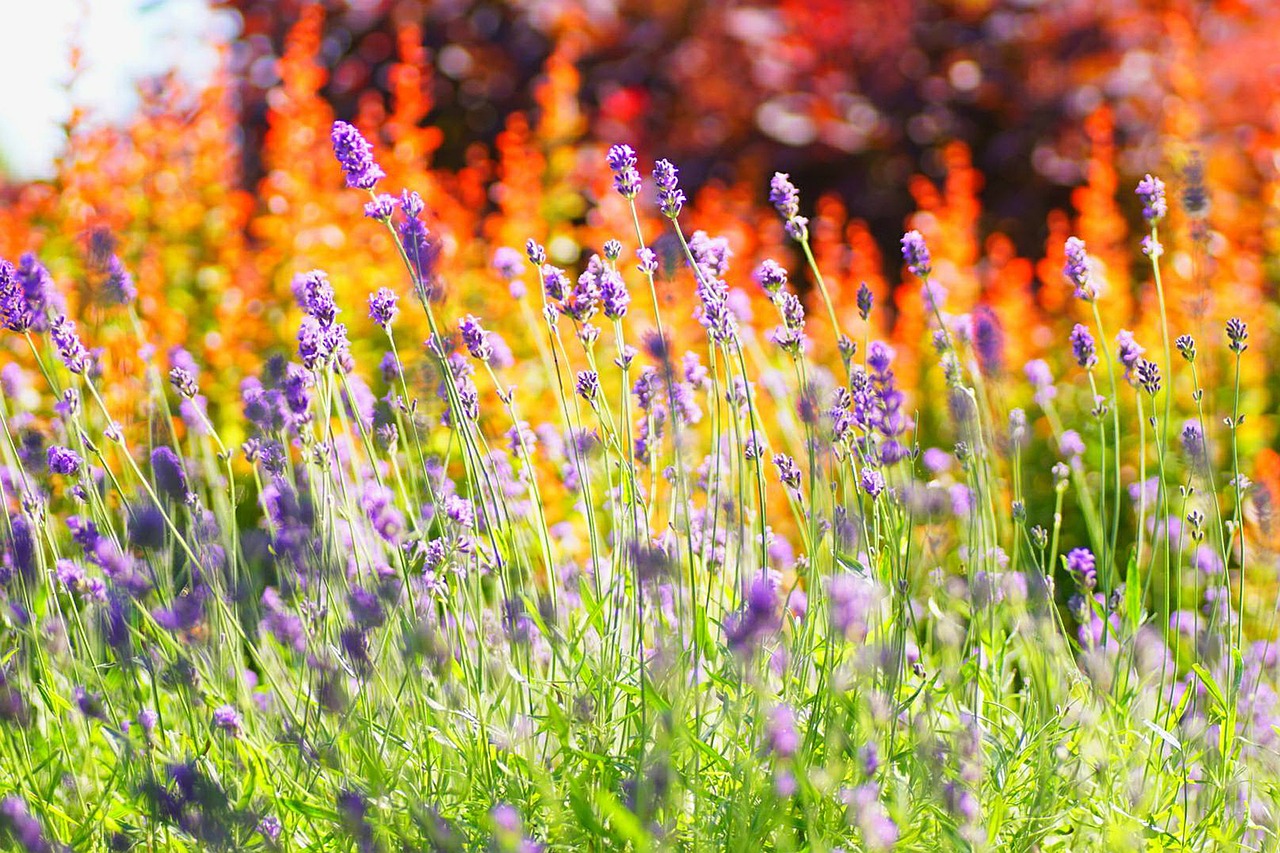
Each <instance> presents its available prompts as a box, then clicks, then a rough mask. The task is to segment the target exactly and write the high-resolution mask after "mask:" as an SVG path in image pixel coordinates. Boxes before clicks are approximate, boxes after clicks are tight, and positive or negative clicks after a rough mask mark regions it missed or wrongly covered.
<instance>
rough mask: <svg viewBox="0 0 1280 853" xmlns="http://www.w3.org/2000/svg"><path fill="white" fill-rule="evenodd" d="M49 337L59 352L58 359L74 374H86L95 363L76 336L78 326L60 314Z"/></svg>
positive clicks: (50, 330)
mask: <svg viewBox="0 0 1280 853" xmlns="http://www.w3.org/2000/svg"><path fill="white" fill-rule="evenodd" d="M49 336H50V337H51V338H53V346H54V348H55V349H57V351H58V358H59V359H60V360H61V361H62V363H63V364H64V365H66V368H67V370H70V371H71V372H72V373H84V372H85V371H86V370H87V369H88V368H89V365H90V364H92V363H93V357H92V356H91V355H89V351H88V350H87V349H85V348H84V344H82V343H80V336H79V335H78V334H76V324H75V322H74V321H72V320H68V319H67V318H66V317H65V316H63V315H61V314H59V315H58V316H57V317H54V318H53V323H52V325H51V326H50V327H49Z"/></svg>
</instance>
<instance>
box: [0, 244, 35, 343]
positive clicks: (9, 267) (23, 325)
mask: <svg viewBox="0 0 1280 853" xmlns="http://www.w3.org/2000/svg"><path fill="white" fill-rule="evenodd" d="M31 322H32V317H31V306H30V305H29V304H28V303H27V296H26V292H25V290H24V289H23V287H22V283H21V282H20V281H19V280H18V271H17V269H16V268H15V267H14V266H13V264H11V263H9V262H8V261H6V260H2V259H0V323H3V325H4V327H5V328H6V329H8V330H9V331H11V332H18V333H19V334H21V333H23V332H25V331H27V330H28V329H30V328H31Z"/></svg>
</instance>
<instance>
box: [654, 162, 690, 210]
mask: <svg viewBox="0 0 1280 853" xmlns="http://www.w3.org/2000/svg"><path fill="white" fill-rule="evenodd" d="M653 182H654V183H655V184H656V185H657V187H658V207H659V209H661V210H662V215H663V216H665V217H667V218H668V219H675V218H676V217H678V216H679V215H680V211H681V210H682V209H683V208H684V202H685V197H684V192H683V191H682V190H681V189H680V179H679V170H677V169H676V167H675V166H674V165H673V164H672V163H671V161H670V160H659V161H658V162H657V163H654V164H653Z"/></svg>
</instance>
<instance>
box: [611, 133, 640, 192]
mask: <svg viewBox="0 0 1280 853" xmlns="http://www.w3.org/2000/svg"><path fill="white" fill-rule="evenodd" d="M605 159H606V160H607V161H608V163H609V168H610V169H611V170H612V171H613V188H614V189H616V190H617V191H618V194H619V195H621V196H622V197H623V198H635V197H636V196H637V195H639V193H640V172H638V171H637V170H636V152H635V150H634V149H633V148H632V147H631V146H630V145H615V146H613V147H612V148H610V149H609V153H608V155H607V156H606V157H605Z"/></svg>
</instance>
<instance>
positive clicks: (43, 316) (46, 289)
mask: <svg viewBox="0 0 1280 853" xmlns="http://www.w3.org/2000/svg"><path fill="white" fill-rule="evenodd" d="M18 279H19V281H21V282H22V290H23V293H24V295H25V296H26V299H27V305H28V307H29V308H30V309H31V315H32V317H31V328H33V329H35V330H36V331H38V332H43V331H46V330H48V328H49V315H50V314H62V313H65V312H66V306H65V304H64V301H63V299H62V295H61V294H60V293H58V289H57V287H56V286H55V285H54V283H53V276H51V275H49V271H48V270H47V269H45V268H44V266H43V265H42V264H41V263H40V261H39V260H38V259H37V258H36V256H35V255H34V254H33V253H31V252H26V253H24V254H23V256H22V257H21V258H19V259H18Z"/></svg>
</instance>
